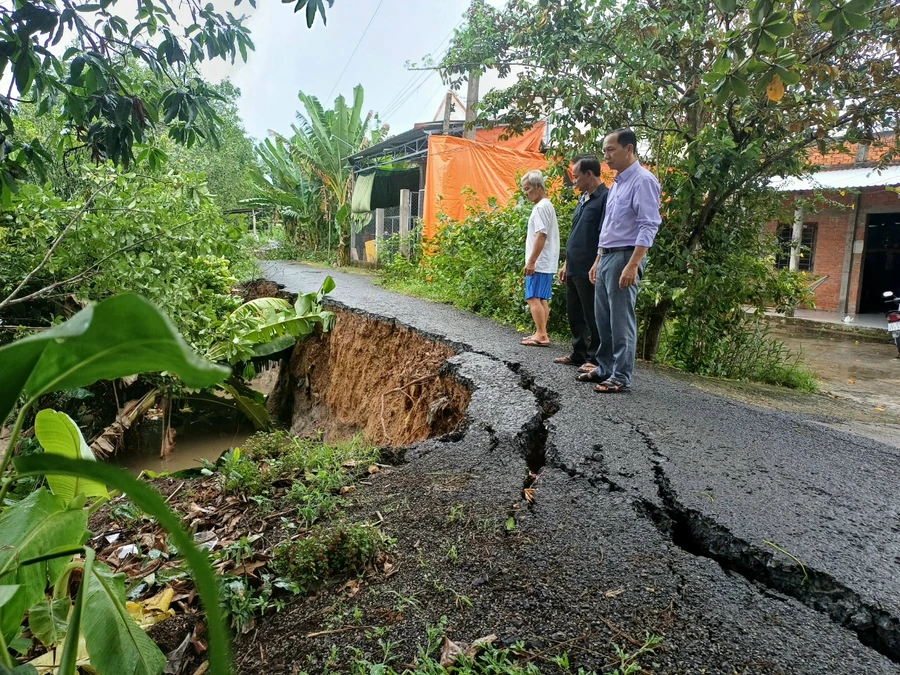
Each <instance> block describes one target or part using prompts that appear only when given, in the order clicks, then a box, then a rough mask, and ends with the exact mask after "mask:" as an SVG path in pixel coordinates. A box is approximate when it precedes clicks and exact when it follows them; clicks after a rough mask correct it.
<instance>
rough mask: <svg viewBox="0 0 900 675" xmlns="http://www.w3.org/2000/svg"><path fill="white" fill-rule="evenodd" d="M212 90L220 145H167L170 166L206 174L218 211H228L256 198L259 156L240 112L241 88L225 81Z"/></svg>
mask: <svg viewBox="0 0 900 675" xmlns="http://www.w3.org/2000/svg"><path fill="white" fill-rule="evenodd" d="M213 91H215V92H216V94H217V96H218V97H219V98H218V100H214V101H213V102H212V107H213V109H214V110H215V111H216V115H217V116H218V118H219V130H218V133H217V136H218V142H217V143H215V144H213V143H202V144H194V145H193V146H191V147H190V148H188V147H185V146H183V145H181V144H178V143H168V144H167V148H166V154H167V155H168V157H169V164H170V165H172V166H175V167H177V168H179V169H181V170H185V171H195V172H198V173H201V174H203V175H204V176H205V177H206V182H207V184H208V186H209V190H210V192H211V193H212V194H213V195H214V198H215V201H216V203H217V204H218V205H219V208H221V209H222V210H223V211H229V210H231V209H235V208H238V207H239V206H240V202H241V201H242V200H244V199H248V198H249V197H251V196H252V195H253V180H252V178H251V172H252V171H253V170H254V169H255V168H256V153H255V151H254V147H253V141H252V140H251V138H250V137H249V136H248V135H247V132H246V130H245V129H244V125H243V122H242V121H241V115H240V112H239V111H238V107H237V101H238V98H239V97H240V95H241V91H240V89H238V88H237V87H235V86H234V85H233V84H232V83H231V82H229V81H227V80H225V81H224V82H221V83H219V84H217V85H213Z"/></svg>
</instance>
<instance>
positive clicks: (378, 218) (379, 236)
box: [375, 209, 384, 263]
mask: <svg viewBox="0 0 900 675" xmlns="http://www.w3.org/2000/svg"><path fill="white" fill-rule="evenodd" d="M383 241H384V209H375V262H376V263H379V262H381V244H382V242H383Z"/></svg>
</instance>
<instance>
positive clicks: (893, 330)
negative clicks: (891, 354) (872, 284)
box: [881, 291, 900, 359]
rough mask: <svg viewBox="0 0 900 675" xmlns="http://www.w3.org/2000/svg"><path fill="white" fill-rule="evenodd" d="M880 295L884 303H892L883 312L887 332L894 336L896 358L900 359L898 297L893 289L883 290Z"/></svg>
mask: <svg viewBox="0 0 900 675" xmlns="http://www.w3.org/2000/svg"><path fill="white" fill-rule="evenodd" d="M881 295H882V297H883V298H884V302H885V304H886V305H893V306H892V307H890V308H889V309H887V310H885V312H884V313H885V316H886V317H887V322H888V325H887V329H888V333H890V334H891V337H892V338H894V344H895V345H897V352H898V353H897V358H898V359H900V298H898V297H896V296H895V295H894V293H893V291H885V292H884V293H882V294H881Z"/></svg>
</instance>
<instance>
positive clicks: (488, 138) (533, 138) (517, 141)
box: [475, 122, 547, 152]
mask: <svg viewBox="0 0 900 675" xmlns="http://www.w3.org/2000/svg"><path fill="white" fill-rule="evenodd" d="M546 129H547V123H546V122H538V123H537V124H535V125H534V126H533V127H531V129H529V130H528V131H526V132H525V133H524V134H522V135H521V136H510V137H509V138H507V139H505V140H502V141H501V140H500V137H501V136H502V135H503V134H507V133H509V128H508V127H494V128H493V129H478V130H476V131H475V140H476V141H478V142H479V143H491V144H492V145H502V146H503V147H504V148H509V149H510V150H521V151H522V152H540V151H541V143H542V142H543V140H544V132H545V131H546Z"/></svg>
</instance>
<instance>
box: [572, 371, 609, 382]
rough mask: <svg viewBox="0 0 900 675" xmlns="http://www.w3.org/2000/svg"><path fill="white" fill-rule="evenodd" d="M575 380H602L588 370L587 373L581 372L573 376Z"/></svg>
mask: <svg viewBox="0 0 900 675" xmlns="http://www.w3.org/2000/svg"><path fill="white" fill-rule="evenodd" d="M575 381H576V382H603V380H601V379H600V377H599V376H598V375H595V374H594V371H593V370H592V371H590V372H588V373H581V374H580V375H576V376H575Z"/></svg>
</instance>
